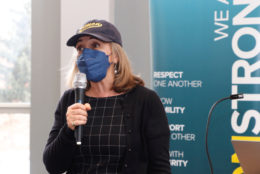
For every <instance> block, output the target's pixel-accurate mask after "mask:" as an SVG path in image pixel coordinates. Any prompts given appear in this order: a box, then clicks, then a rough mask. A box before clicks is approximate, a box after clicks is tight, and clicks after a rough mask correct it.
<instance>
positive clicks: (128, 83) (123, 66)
mask: <svg viewBox="0 0 260 174" xmlns="http://www.w3.org/2000/svg"><path fill="white" fill-rule="evenodd" d="M110 44H111V48H112V54H113V55H114V56H115V57H117V58H118V63H117V65H116V67H117V73H115V78H114V82H113V86H112V89H113V90H114V91H115V92H118V93H121V92H127V91H129V90H131V89H132V88H134V87H135V86H136V85H141V86H144V81H143V80H142V79H141V78H140V77H138V76H136V75H134V74H133V73H132V69H131V66H130V62H129V60H128V57H127V55H126V53H125V51H124V49H123V48H122V47H121V46H120V45H119V44H117V43H114V42H111V43H110ZM78 71H79V70H78V67H77V64H76V59H74V60H73V66H72V67H71V69H70V70H69V72H68V77H67V83H68V86H69V87H73V80H74V77H75V74H76V73H77V72H78ZM90 87H91V85H90V82H89V81H88V84H87V90H88V89H90Z"/></svg>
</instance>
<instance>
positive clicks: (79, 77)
mask: <svg viewBox="0 0 260 174" xmlns="http://www.w3.org/2000/svg"><path fill="white" fill-rule="evenodd" d="M86 87H87V78H86V74H84V73H77V74H76V75H75V79H74V88H86Z"/></svg>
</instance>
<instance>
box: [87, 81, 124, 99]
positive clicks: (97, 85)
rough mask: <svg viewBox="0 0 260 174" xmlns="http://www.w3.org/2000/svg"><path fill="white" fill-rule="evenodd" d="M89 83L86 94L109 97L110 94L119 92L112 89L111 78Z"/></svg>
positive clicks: (113, 94)
mask: <svg viewBox="0 0 260 174" xmlns="http://www.w3.org/2000/svg"><path fill="white" fill-rule="evenodd" d="M90 83H91V87H90V89H89V90H88V91H87V92H86V95H87V96H90V97H110V96H115V95H118V94H119V93H117V92H115V91H114V90H113V89H112V85H113V80H109V79H107V78H105V79H103V80H102V81H100V82H90Z"/></svg>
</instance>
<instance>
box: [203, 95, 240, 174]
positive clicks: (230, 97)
mask: <svg viewBox="0 0 260 174" xmlns="http://www.w3.org/2000/svg"><path fill="white" fill-rule="evenodd" d="M242 98H244V95H243V94H232V95H230V96H229V97H225V98H222V99H220V100H218V101H216V102H215V103H214V104H213V105H212V106H211V108H210V111H209V115H208V120H207V125H206V136H205V147H206V154H207V158H208V162H209V168H210V173H211V174H213V165H212V162H211V159H210V155H209V149H208V129H209V123H210V119H211V114H212V112H213V110H214V108H215V107H216V106H217V104H219V103H220V102H222V101H224V100H228V99H229V100H237V99H242Z"/></svg>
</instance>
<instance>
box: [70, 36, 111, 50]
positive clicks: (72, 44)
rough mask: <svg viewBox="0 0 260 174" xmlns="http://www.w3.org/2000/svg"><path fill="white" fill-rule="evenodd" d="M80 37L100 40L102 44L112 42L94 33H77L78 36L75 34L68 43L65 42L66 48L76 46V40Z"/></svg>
mask: <svg viewBox="0 0 260 174" xmlns="http://www.w3.org/2000/svg"><path fill="white" fill-rule="evenodd" d="M82 36H93V37H95V38H97V39H99V40H102V41H104V42H112V40H110V39H108V38H105V37H103V36H101V35H99V34H96V33H79V34H75V35H74V36H72V37H71V38H70V39H69V40H68V41H67V46H74V47H75V46H76V44H77V42H78V40H79V38H80V37H82Z"/></svg>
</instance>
